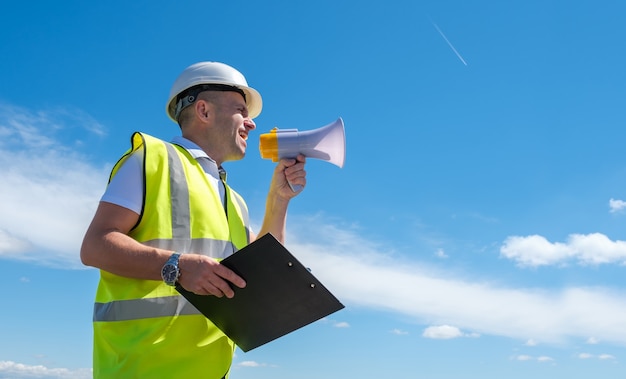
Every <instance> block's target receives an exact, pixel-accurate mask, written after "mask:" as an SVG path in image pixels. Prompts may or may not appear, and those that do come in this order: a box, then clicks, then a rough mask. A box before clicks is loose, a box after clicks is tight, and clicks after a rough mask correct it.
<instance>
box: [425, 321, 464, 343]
mask: <svg viewBox="0 0 626 379" xmlns="http://www.w3.org/2000/svg"><path fill="white" fill-rule="evenodd" d="M422 336H423V337H426V338H432V339H438V340H447V339H451V338H458V337H462V336H463V333H462V332H461V330H460V329H459V328H457V327H455V326H450V325H441V326H429V327H428V328H426V329H424V333H422Z"/></svg>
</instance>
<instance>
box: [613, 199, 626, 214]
mask: <svg viewBox="0 0 626 379" xmlns="http://www.w3.org/2000/svg"><path fill="white" fill-rule="evenodd" d="M624 208H626V201H624V200H615V199H611V200H609V209H610V212H611V213H616V212H619V211H622V210H624Z"/></svg>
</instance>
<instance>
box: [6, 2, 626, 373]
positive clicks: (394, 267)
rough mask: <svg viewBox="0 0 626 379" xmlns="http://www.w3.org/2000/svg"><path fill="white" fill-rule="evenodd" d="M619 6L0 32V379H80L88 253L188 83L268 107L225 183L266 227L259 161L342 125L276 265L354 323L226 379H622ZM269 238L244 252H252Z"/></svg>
mask: <svg viewBox="0 0 626 379" xmlns="http://www.w3.org/2000/svg"><path fill="white" fill-rule="evenodd" d="M624 14H626V5H625V4H624V3H623V2H621V1H617V0H614V1H610V0H609V1H602V2H597V1H590V0H580V1H576V2H557V1H543V0H542V1H538V0H530V1H524V2H521V1H511V2H495V1H486V0H483V1H458V0H444V1H430V0H429V1H422V2H414V1H385V2H369V3H364V2H354V1H351V2H341V1H326V0H322V1H316V2H309V3H302V2H283V1H280V2H278V1H276V2H252V1H250V2H244V1H229V2H210V1H177V2H164V1H150V2H148V1H136V2H121V1H108V2H82V1H65V2H63V3H62V5H59V4H58V3H54V2H46V1H35V2H26V3H23V2H22V3H20V2H11V3H10V4H8V3H7V4H5V5H4V6H3V11H2V12H0V56H2V59H0V176H1V177H2V180H0V198H1V199H2V201H1V202H0V262H1V264H2V270H1V271H2V282H3V283H4V284H5V294H4V296H3V311H2V312H1V315H0V321H1V322H0V335H1V336H2V337H1V338H0V378H18V379H19V378H63V379H68V378H72V379H74V378H77V379H78V378H80V379H82V378H88V377H90V375H91V372H90V367H91V343H92V339H91V311H92V304H93V296H94V292H95V287H96V285H97V281H98V272H97V271H96V270H94V269H88V268H85V267H83V266H81V264H80V261H79V258H78V250H79V246H80V243H81V240H82V235H83V233H84V231H85V229H86V227H87V224H88V222H89V221H90V219H91V216H92V215H93V212H94V210H95V207H96V205H97V202H98V199H99V197H100V195H101V194H102V192H103V190H104V187H105V184H106V179H107V176H108V172H109V170H110V168H111V166H112V164H113V163H114V162H115V161H116V160H117V159H118V157H119V156H120V154H122V153H123V152H124V151H125V150H126V149H127V147H128V143H129V138H130V135H131V134H132V132H133V131H136V130H140V131H144V132H147V133H149V134H152V135H155V136H158V137H161V138H165V139H170V138H171V137H172V136H174V135H175V134H177V132H178V129H177V127H176V125H175V124H173V123H172V122H171V121H169V120H168V119H167V117H166V115H165V111H164V108H165V102H166V100H167V96H168V93H169V88H170V86H171V84H172V82H173V80H174V79H175V77H176V76H177V75H178V73H179V72H180V71H181V70H182V69H184V68H185V67H186V66H188V65H189V64H191V63H195V62H197V61H201V60H216V61H222V62H226V63H228V64H231V65H232V66H234V67H236V68H238V69H239V70H240V71H242V72H243V73H244V74H245V75H246V77H247V79H248V82H249V84H250V85H251V86H253V87H254V88H256V89H257V90H259V92H260V93H261V94H262V96H263V100H264V109H263V112H262V114H261V115H260V116H259V117H258V118H257V119H256V122H257V131H256V132H255V134H252V135H251V137H250V139H249V141H248V142H249V147H248V154H247V156H246V158H245V159H244V160H243V161H239V162H229V163H228V164H227V165H226V169H227V170H228V172H229V183H230V185H231V186H232V187H234V188H235V189H237V190H238V192H240V193H241V194H242V195H243V196H244V197H245V198H246V199H247V202H248V205H249V208H250V211H251V215H252V219H253V221H254V223H255V224H256V225H259V223H260V221H261V219H262V212H263V208H264V197H265V194H266V189H267V187H268V184H269V179H270V175H271V172H272V169H273V165H274V164H273V163H272V162H270V161H266V160H262V159H261V158H260V154H259V151H258V135H259V134H261V133H264V132H267V131H269V130H270V129H271V128H273V127H275V126H278V127H280V128H298V129H300V130H308V129H314V128H317V127H321V126H323V125H326V124H328V123H330V122H332V121H333V120H335V119H336V118H338V117H342V118H343V120H344V122H345V125H346V136H347V157H346V164H345V166H344V168H343V169H339V168H337V167H335V166H333V165H330V164H328V163H326V162H322V161H314V160H310V161H309V162H308V164H307V165H308V168H307V172H308V185H307V188H306V190H305V192H304V193H302V194H301V195H300V196H299V197H298V198H297V199H295V200H294V201H293V203H292V205H291V208H290V214H289V227H288V241H287V243H286V245H287V247H288V248H289V250H290V251H291V252H292V253H294V255H296V256H297V257H298V258H299V259H300V260H301V261H302V262H303V263H304V264H306V265H307V266H308V267H311V269H312V270H313V273H314V274H316V276H317V277H318V278H319V279H320V280H321V281H322V282H323V283H324V284H325V285H326V286H327V287H328V288H329V289H330V290H331V291H333V292H334V293H335V294H336V295H337V297H338V298H339V299H340V300H341V301H342V302H343V303H344V304H345V305H346V308H345V309H344V310H341V311H339V312H337V313H335V314H333V315H331V316H329V317H327V318H326V319H323V320H320V321H318V322H316V323H314V324H312V325H309V326H307V327H305V328H303V329H300V330H298V331H296V332H294V333H292V334H289V335H287V336H285V337H283V338H281V339H279V340H276V341H273V342H271V343H269V344H267V345H265V346H262V347H260V348H258V349H256V350H253V351H251V352H248V353H243V352H241V351H237V353H236V357H235V361H234V365H233V374H232V376H231V377H232V378H234V379H248V378H260V379H263V378H273V379H282V378H321V377H338V378H380V377H425V378H430V379H439V378H441V379H449V378H458V377H472V378H474V377H475V378H481V379H490V378H498V379H499V378H503V377H506V378H528V377H534V378H554V377H568V378H588V377H602V378H618V377H620V378H621V377H623V372H624V364H625V363H626V349H625V347H626V327H625V322H624V320H625V319H626V285H625V280H624V279H623V278H624V274H625V273H626V271H625V270H626V267H625V264H626V156H625V155H624V148H623V144H624V141H625V138H624V137H625V136H626V132H625V131H624V125H625V122H626V107H625V106H624V104H625V100H626V74H625V70H624V67H626V48H625V47H624V46H626V26H625V24H624ZM257 229H258V227H257Z"/></svg>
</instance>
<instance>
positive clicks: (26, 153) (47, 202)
mask: <svg viewBox="0 0 626 379" xmlns="http://www.w3.org/2000/svg"><path fill="white" fill-rule="evenodd" d="M70 115H71V117H70ZM76 115H78V116H76ZM76 124H77V125H79V126H80V127H81V128H88V129H89V130H90V131H91V132H92V133H102V128H101V126H100V125H99V124H97V123H96V122H95V121H93V120H91V119H90V118H89V117H88V116H86V115H84V114H81V112H78V111H74V112H71V113H70V112H63V111H59V110H56V111H51V112H44V111H38V112H34V111H29V110H25V109H21V108H17V107H10V106H8V105H6V104H0V136H2V138H0V175H1V177H2V180H1V181H0V197H2V202H0V257H1V256H7V255H8V254H10V256H11V257H12V258H17V259H22V260H32V261H38V262H40V263H43V264H57V263H63V264H64V265H67V264H69V265H72V266H75V267H78V266H79V265H80V263H79V261H78V252H79V248H80V242H81V240H82V235H83V233H84V232H85V230H86V227H87V225H88V223H89V221H90V219H91V217H92V215H93V212H94V211H95V208H96V206H97V203H98V199H99V197H100V195H101V194H102V191H103V190H104V186H105V184H106V178H107V176H108V169H107V168H105V167H101V168H95V167H93V166H92V165H90V164H89V163H87V161H86V159H85V157H84V156H83V155H81V154H80V153H79V152H77V151H75V149H72V148H71V146H64V145H63V144H62V143H60V142H59V140H58V139H57V133H63V132H65V133H67V132H68V129H76V128H77V126H76ZM76 132H77V131H76V130H74V131H73V133H76ZM77 134H85V133H84V132H82V133H77ZM75 143H78V142H76V141H75Z"/></svg>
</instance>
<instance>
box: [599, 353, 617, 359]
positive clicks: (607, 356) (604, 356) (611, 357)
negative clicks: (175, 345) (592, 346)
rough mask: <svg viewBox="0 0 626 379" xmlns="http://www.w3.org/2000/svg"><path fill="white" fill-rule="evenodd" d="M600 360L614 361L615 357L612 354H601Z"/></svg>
mask: <svg viewBox="0 0 626 379" xmlns="http://www.w3.org/2000/svg"><path fill="white" fill-rule="evenodd" d="M598 359H600V360H613V359H615V357H614V356H613V355H611V354H600V355H598Z"/></svg>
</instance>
